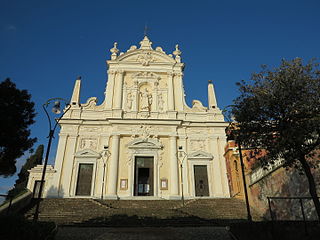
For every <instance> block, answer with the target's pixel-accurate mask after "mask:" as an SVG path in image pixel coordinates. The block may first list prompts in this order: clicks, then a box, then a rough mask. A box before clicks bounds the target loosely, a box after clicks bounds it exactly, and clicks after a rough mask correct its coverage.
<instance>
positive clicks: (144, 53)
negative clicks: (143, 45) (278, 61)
mask: <svg viewBox="0 0 320 240" xmlns="http://www.w3.org/2000/svg"><path fill="white" fill-rule="evenodd" d="M117 60H118V61H119V62H131V63H139V64H142V65H144V66H148V65H150V64H152V63H169V64H174V63H176V61H175V60H174V59H173V58H172V57H170V56H168V55H167V54H165V53H163V52H161V51H157V50H143V49H136V50H132V51H129V52H126V53H124V54H122V55H120V56H119V57H118V58H117Z"/></svg>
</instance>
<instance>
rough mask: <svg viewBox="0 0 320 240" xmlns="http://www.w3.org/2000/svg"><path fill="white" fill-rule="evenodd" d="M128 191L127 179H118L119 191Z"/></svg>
mask: <svg viewBox="0 0 320 240" xmlns="http://www.w3.org/2000/svg"><path fill="white" fill-rule="evenodd" d="M127 189H128V179H120V190H127Z"/></svg>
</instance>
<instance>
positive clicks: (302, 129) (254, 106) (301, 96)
mask: <svg viewBox="0 0 320 240" xmlns="http://www.w3.org/2000/svg"><path fill="white" fill-rule="evenodd" d="M238 85H239V89H240V96H239V97H238V98H236V99H235V100H234V105H233V106H232V110H231V114H232V115H233V116H234V118H235V120H236V121H237V122H238V124H237V128H236V129H235V131H234V134H235V135H236V136H237V137H238V141H241V144H242V145H244V146H246V147H251V148H252V147H253V148H256V149H265V150H266V152H267V155H266V156H265V157H262V158H259V160H260V161H262V162H263V163H264V164H269V163H271V164H272V163H273V162H274V161H275V160H277V159H279V158H281V159H283V160H284V166H285V167H292V166H294V167H296V168H298V169H300V170H303V172H304V173H305V174H306V176H307V178H308V180H309V185H310V189H309V190H310V194H311V195H312V196H313V198H314V201H317V203H316V202H315V204H316V208H317V212H318V215H319V217H320V204H319V201H318V200H316V191H315V186H314V185H315V184H314V179H313V177H312V174H311V171H310V167H311V168H312V167H316V166H318V165H319V154H318V153H319V148H320V124H319V121H320V71H319V64H317V63H315V62H314V61H310V62H309V63H307V64H305V65H304V64H303V62H302V60H301V59H300V58H295V59H293V60H291V61H286V60H282V62H281V65H280V67H278V68H275V69H273V70H270V69H269V68H268V67H266V66H263V67H262V71H261V72H259V73H255V74H253V75H252V79H251V81H242V82H240V83H238ZM311 159H312V161H311ZM317 204H319V205H317Z"/></svg>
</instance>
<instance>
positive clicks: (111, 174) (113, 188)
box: [107, 135, 120, 198]
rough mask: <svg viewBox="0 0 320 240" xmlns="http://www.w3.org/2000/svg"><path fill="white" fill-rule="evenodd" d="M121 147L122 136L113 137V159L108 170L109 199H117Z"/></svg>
mask: <svg viewBox="0 0 320 240" xmlns="http://www.w3.org/2000/svg"><path fill="white" fill-rule="evenodd" d="M119 145H120V135H113V136H112V139H111V159H110V161H109V169H108V181H107V198H117V183H118V164H119Z"/></svg>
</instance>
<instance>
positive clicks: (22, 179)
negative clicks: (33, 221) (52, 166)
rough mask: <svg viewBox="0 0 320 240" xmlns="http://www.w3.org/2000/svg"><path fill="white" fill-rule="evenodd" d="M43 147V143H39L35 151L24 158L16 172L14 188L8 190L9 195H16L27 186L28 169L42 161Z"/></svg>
mask: <svg viewBox="0 0 320 240" xmlns="http://www.w3.org/2000/svg"><path fill="white" fill-rule="evenodd" d="M43 149H44V147H43V145H42V144H41V145H39V146H38V148H37V150H36V152H35V153H34V154H33V155H31V156H30V157H29V158H28V159H27V160H26V163H25V164H24V165H23V166H22V168H21V170H20V172H19V174H18V177H19V178H18V179H17V180H16V183H15V184H14V188H13V189H11V190H9V192H8V195H9V196H10V197H14V196H16V195H17V194H19V193H20V192H21V191H23V190H24V189H25V188H26V187H27V183H28V177H29V172H28V170H30V169H31V168H33V167H35V166H37V165H38V164H41V163H42V157H43Z"/></svg>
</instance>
